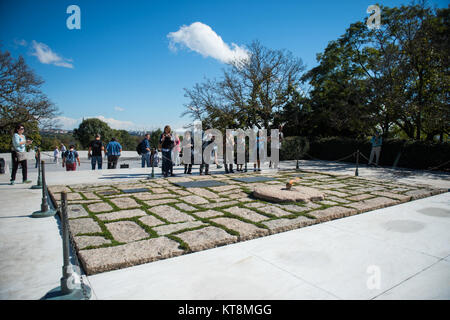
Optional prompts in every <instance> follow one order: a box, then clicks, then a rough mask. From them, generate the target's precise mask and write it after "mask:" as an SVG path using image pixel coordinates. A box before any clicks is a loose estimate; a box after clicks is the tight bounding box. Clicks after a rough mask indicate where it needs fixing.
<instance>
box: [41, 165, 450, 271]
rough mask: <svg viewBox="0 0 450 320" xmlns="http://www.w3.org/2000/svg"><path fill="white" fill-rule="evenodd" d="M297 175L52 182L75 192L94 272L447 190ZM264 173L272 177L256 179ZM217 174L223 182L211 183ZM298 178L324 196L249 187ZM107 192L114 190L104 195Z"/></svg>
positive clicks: (82, 245)
mask: <svg viewBox="0 0 450 320" xmlns="http://www.w3.org/2000/svg"><path fill="white" fill-rule="evenodd" d="M297 174H299V172H298V171H297V172H296V171H294V172H292V171H281V172H278V173H277V174H275V175H273V176H270V177H267V176H261V175H260V174H254V175H253V176H252V174H251V173H246V174H242V175H227V176H225V175H214V176H201V177H200V176H189V177H175V178H173V179H172V178H168V179H162V178H156V179H154V180H152V181H151V182H150V181H148V180H139V179H138V180H134V181H131V182H130V181H128V182H121V181H120V182H114V183H107V184H105V183H103V184H92V185H87V184H84V185H73V186H72V185H71V186H70V187H69V186H49V193H50V199H52V201H57V202H54V203H56V205H58V203H59V196H60V192H61V191H66V192H68V196H69V195H70V196H69V199H72V200H69V210H68V213H69V219H70V220H69V225H70V230H71V232H72V234H73V236H74V240H75V243H76V246H77V251H78V255H79V256H80V260H82V263H83V266H84V267H85V269H86V272H87V273H88V274H94V273H98V272H104V271H109V270H114V269H117V268H124V267H127V266H132V265H137V264H141V263H146V262H151V261H155V260H158V259H165V258H170V257H173V256H177V255H180V254H186V253H189V252H193V251H199V250H205V249H209V248H213V247H216V246H221V245H226V244H229V243H234V242H237V241H245V240H250V239H254V238H257V237H262V236H266V235H269V234H274V233H278V232H284V231H288V230H292V229H296V228H302V227H307V226H310V225H313V224H317V223H322V222H325V221H329V220H333V219H340V218H344V217H347V216H350V215H354V214H359V213H363V212H366V211H370V210H375V209H379V208H383V207H386V206H392V205H396V204H399V203H402V202H406V201H411V200H414V199H418V198H422V197H427V196H431V195H435V194H439V193H443V192H446V191H447V190H443V189H432V188H430V187H429V186H421V185H406V184H401V183H393V182H392V181H382V180H374V179H366V178H359V177H353V176H342V175H341V176H335V175H332V174H318V173H317V174H316V173H305V174H304V175H303V174H302V175H303V176H301V177H296V175H297ZM261 177H263V178H268V179H262V180H265V181H258V180H261V179H256V178H261ZM234 178H252V179H251V181H257V182H252V183H248V182H240V181H234V180H232V179H234ZM253 178H255V179H253ZM296 178H299V179H296ZM212 179H214V181H218V182H222V183H223V184H222V185H219V186H207V187H205V185H207V183H208V181H211V180H212ZM292 179H294V188H296V189H297V188H298V189H301V188H303V187H308V188H310V189H312V190H314V189H316V188H317V189H320V190H319V192H320V193H321V194H323V195H324V198H317V199H313V200H312V201H310V202H306V203H303V202H286V203H283V202H282V203H276V202H273V201H267V200H260V199H255V198H254V197H253V196H252V195H249V194H248V193H247V192H251V191H254V190H255V189H257V188H265V187H268V188H275V189H276V190H280V189H282V188H285V183H286V182H287V181H290V180H292ZM175 182H178V183H184V182H198V183H200V185H202V187H200V186H199V185H198V184H197V186H194V187H192V188H187V189H184V188H182V187H180V186H177V185H175V184H174V183H175ZM275 189H274V190H275ZM317 189H316V190H317ZM126 190H130V191H129V192H128V193H127V192H125V191H126ZM131 191H135V192H131ZM102 192H103V193H109V192H110V193H112V194H111V195H102V196H98V195H100V194H101V193H102ZM276 192H278V191H276ZM58 194H59V196H58ZM73 203H75V204H73ZM113 240H114V241H113Z"/></svg>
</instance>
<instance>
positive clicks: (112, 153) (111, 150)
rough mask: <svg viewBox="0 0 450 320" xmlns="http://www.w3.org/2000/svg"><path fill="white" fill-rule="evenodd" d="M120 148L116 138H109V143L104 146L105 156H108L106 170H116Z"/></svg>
mask: <svg viewBox="0 0 450 320" xmlns="http://www.w3.org/2000/svg"><path fill="white" fill-rule="evenodd" d="M121 152H122V146H121V145H120V143H119V142H117V141H116V138H111V141H110V142H109V143H108V145H107V146H106V154H107V156H108V169H116V167H117V162H118V161H119V157H120V153H121Z"/></svg>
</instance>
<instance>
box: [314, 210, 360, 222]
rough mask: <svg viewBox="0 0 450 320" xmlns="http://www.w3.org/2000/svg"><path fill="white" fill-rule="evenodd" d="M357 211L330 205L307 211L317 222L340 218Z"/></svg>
mask: <svg viewBox="0 0 450 320" xmlns="http://www.w3.org/2000/svg"><path fill="white" fill-rule="evenodd" d="M357 213H358V211H357V210H355V209H351V208H345V207H331V208H327V209H324V210H315V211H310V212H308V214H309V215H311V216H313V217H315V218H316V219H317V220H318V222H325V221H330V220H334V219H340V218H343V217H348V216H351V215H354V214H357Z"/></svg>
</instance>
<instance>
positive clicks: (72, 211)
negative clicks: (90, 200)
mask: <svg viewBox="0 0 450 320" xmlns="http://www.w3.org/2000/svg"><path fill="white" fill-rule="evenodd" d="M88 216H89V213H88V212H87V211H86V209H84V207H83V206H82V205H80V204H72V205H68V206H67V217H68V218H69V219H73V218H80V217H88Z"/></svg>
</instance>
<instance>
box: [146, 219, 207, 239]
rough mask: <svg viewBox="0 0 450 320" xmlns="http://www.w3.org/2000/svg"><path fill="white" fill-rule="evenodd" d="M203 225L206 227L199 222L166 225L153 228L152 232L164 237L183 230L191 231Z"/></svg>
mask: <svg viewBox="0 0 450 320" xmlns="http://www.w3.org/2000/svg"><path fill="white" fill-rule="evenodd" d="M203 225H206V223H203V222H201V221H189V222H182V223H173V224H166V225H163V226H159V227H155V228H153V230H154V231H156V233H157V234H159V235H160V236H164V235H166V234H170V233H174V232H177V231H181V230H184V229H192V228H196V227H200V226H203Z"/></svg>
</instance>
